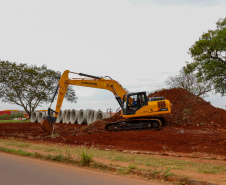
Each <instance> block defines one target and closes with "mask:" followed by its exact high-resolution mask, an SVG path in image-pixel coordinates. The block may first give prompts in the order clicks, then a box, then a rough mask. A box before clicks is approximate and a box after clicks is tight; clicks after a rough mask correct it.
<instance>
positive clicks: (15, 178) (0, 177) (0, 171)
mask: <svg viewBox="0 0 226 185" xmlns="http://www.w3.org/2000/svg"><path fill="white" fill-rule="evenodd" d="M0 184H1V185H15V184H16V185H36V184H37V185H42V184H43V185H72V184H73V185H128V184H129V185H162V183H156V182H151V181H148V180H143V179H134V178H129V177H124V176H120V175H115V174H112V173H105V172H101V171H99V170H89V169H85V168H81V167H74V166H71V165H64V164H58V163H53V162H46V161H42V160H38V159H31V158H26V157H20V156H14V155H10V154H5V153H0Z"/></svg>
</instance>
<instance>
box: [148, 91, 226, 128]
mask: <svg viewBox="0 0 226 185" xmlns="http://www.w3.org/2000/svg"><path fill="white" fill-rule="evenodd" d="M154 95H155V97H161V96H163V97H165V98H166V99H168V100H169V101H170V103H171V105H172V106H171V109H172V113H171V114H166V115H164V118H165V122H166V124H167V125H174V124H175V125H181V124H184V125H196V126H197V125H215V126H226V111H225V110H223V109H220V108H216V107H214V106H212V105H211V104H210V102H206V101H205V100H203V99H202V98H200V97H198V96H195V95H194V94H192V93H190V92H189V91H187V90H185V89H182V88H173V89H162V90H160V91H158V92H154V93H152V94H150V95H149V96H148V97H153V96H154Z"/></svg>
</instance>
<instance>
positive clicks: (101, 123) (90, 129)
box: [74, 112, 123, 135]
mask: <svg viewBox="0 0 226 185" xmlns="http://www.w3.org/2000/svg"><path fill="white" fill-rule="evenodd" d="M120 119H123V117H122V116H121V115H120V112H118V113H116V114H115V115H114V116H111V117H109V118H106V119H103V120H97V121H95V122H93V123H91V124H90V125H84V126H83V127H81V128H80V129H78V130H76V131H75V133H74V135H84V134H86V133H87V134H93V133H102V132H105V131H106V130H105V126H106V124H108V123H110V122H115V121H117V120H120Z"/></svg>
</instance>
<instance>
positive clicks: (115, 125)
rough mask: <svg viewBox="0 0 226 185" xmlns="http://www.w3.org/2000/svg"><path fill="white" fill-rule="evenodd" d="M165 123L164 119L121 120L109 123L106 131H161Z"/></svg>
mask: <svg viewBox="0 0 226 185" xmlns="http://www.w3.org/2000/svg"><path fill="white" fill-rule="evenodd" d="M164 123H165V121H164V119H163V117H160V118H158V117H143V118H131V119H121V120H118V121H116V122H111V123H108V124H107V125H106V126H105V129H106V130H107V131H129V130H159V129H160V128H161V126H162V125H163V124H164Z"/></svg>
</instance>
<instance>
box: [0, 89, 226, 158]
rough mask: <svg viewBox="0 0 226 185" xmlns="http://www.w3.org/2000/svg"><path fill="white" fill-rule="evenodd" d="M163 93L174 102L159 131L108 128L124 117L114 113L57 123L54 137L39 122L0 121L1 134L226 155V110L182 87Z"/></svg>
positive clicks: (107, 146)
mask: <svg viewBox="0 0 226 185" xmlns="http://www.w3.org/2000/svg"><path fill="white" fill-rule="evenodd" d="M154 95H155V96H156V97H157V96H164V97H165V98H166V99H168V100H170V102H171V104H172V113H171V114H168V115H165V116H164V118H165V120H166V123H165V125H164V126H163V127H162V129H161V130H159V131H152V130H143V131H121V132H108V131H105V129H104V128H105V125H106V124H107V123H108V122H113V121H116V120H120V119H122V117H121V116H120V115H119V113H117V114H116V115H115V116H113V117H111V118H108V119H105V120H102V121H96V122H94V123H92V124H91V125H78V124H74V125H71V124H62V123H58V124H56V125H55V131H56V134H55V138H53V137H51V136H49V135H48V134H47V133H46V132H44V131H43V130H42V129H41V127H40V124H39V123H0V138H9V137H13V138H21V139H24V140H30V141H34V142H47V143H56V144H66V145H71V146H73V145H79V146H86V147H91V146H92V147H97V148H100V149H115V150H136V151H153V152H166V151H171V152H178V153H194V152H201V153H207V154H214V155H223V156H226V154H225V151H226V111H225V110H223V109H219V108H216V107H213V106H212V105H211V104H210V103H209V102H206V101H205V100H203V99H202V98H200V97H197V96H195V95H193V94H191V93H190V92H188V91H186V90H184V89H180V88H174V89H168V90H166V89H163V90H161V91H159V92H155V93H153V94H151V95H149V97H152V96H154Z"/></svg>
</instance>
